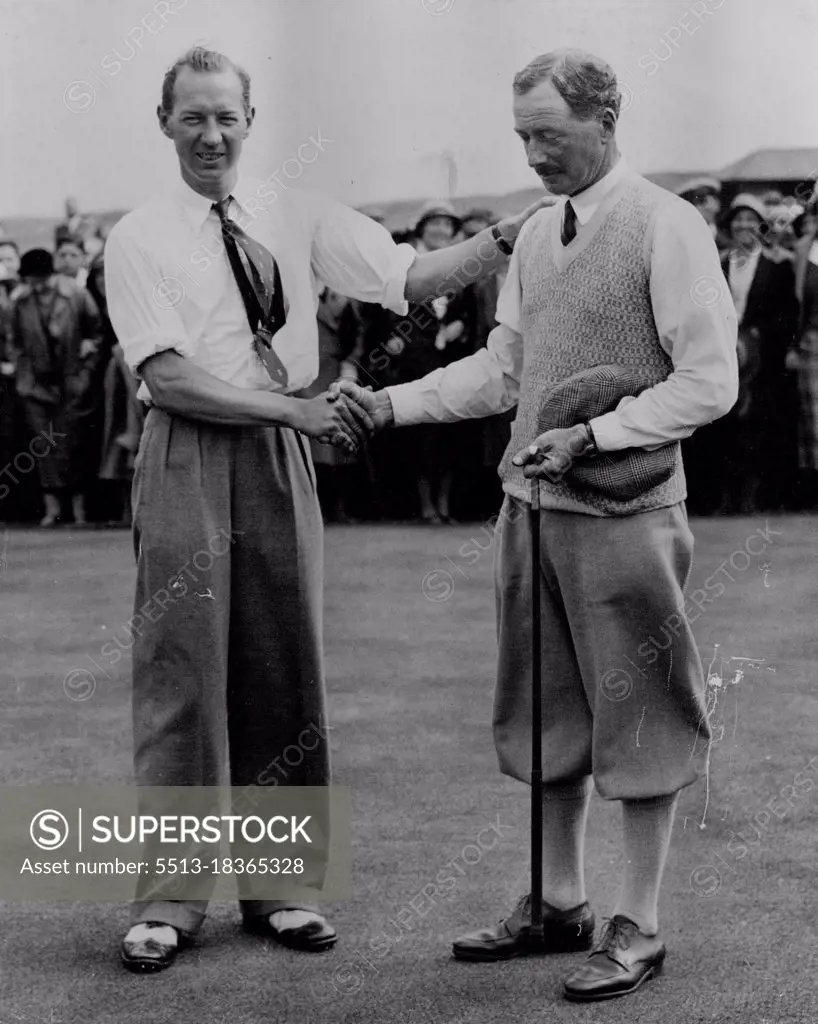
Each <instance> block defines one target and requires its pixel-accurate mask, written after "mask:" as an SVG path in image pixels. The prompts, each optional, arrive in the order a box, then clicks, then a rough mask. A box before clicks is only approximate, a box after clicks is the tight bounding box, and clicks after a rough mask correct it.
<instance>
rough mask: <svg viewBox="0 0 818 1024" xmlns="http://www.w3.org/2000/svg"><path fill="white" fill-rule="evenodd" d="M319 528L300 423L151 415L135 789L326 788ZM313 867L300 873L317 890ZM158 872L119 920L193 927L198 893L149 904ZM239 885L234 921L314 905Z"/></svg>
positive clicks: (137, 538)
mask: <svg viewBox="0 0 818 1024" xmlns="http://www.w3.org/2000/svg"><path fill="white" fill-rule="evenodd" d="M322 530H323V527H322V520H321V513H320V509H319V506H318V500H317V496H316V489H315V475H314V472H313V468H312V463H311V461H310V455H309V451H308V447H307V444H306V442H305V440H304V438H302V437H301V436H300V435H299V434H298V433H296V432H295V431H293V430H290V429H288V428H283V427H270V428H264V427H222V426H216V425H211V424H206V423H201V422H197V421H193V420H189V419H186V418H184V417H181V416H174V415H170V414H168V413H165V412H163V411H161V410H159V409H157V408H152V409H151V410H150V412H149V413H148V416H147V419H146V423H145V430H144V434H143V437H142V441H141V444H140V450H139V454H138V457H137V462H136V467H135V476H134V545H135V551H136V558H137V583H136V601H135V607H134V624H133V627H132V632H133V636H134V645H133V734H134V771H135V780H136V783H137V785H138V786H220V785H224V784H229V785H232V786H234V787H243V786H249V785H287V786H326V785H328V784H329V780H330V765H329V745H328V739H327V733H326V715H325V694H324V672H323V661H322V646H321V636H322V588H323V548H322V543H323V533H322ZM288 747H291V748H295V749H296V750H297V751H298V752H299V756H298V757H293V756H292V755H290V759H289V761H284V760H282V752H284V751H285V750H286V749H287V748H288ZM290 762H294V763H292V764H291V763H290ZM324 869H325V865H323V866H322V865H321V864H318V865H313V869H312V876H313V877H312V878H304V879H302V881H303V882H304V884H309V883H310V882H311V883H313V884H314V887H315V888H316V889H320V888H321V882H322V879H323V870H324ZM163 881H164V882H165V883H166V882H167V879H164V880H163V879H161V878H159V879H157V878H155V877H152V876H145V877H142V878H140V879H139V882H138V886H137V894H136V895H137V898H136V900H135V902H134V903H133V904H132V913H131V920H132V923H137V922H140V921H158V922H163V923H167V924H171V925H174V926H175V927H176V928H178V929H180V931H182V932H183V933H185V934H188V935H190V934H193V933H195V932H196V930H197V929H198V928H199V926H200V925H201V923H202V920H203V919H204V915H205V911H206V906H207V903H206V901H203V900H197V901H192V900H187V901H174V900H168V899H158V898H156V896H155V894H156V892H157V891H158V892H160V893H161V892H162V891H163V890H162V883H163ZM237 881H238V888H239V899H240V901H241V903H240V905H241V909H242V913H243V914H244V916H245V917H254V916H256V915H264V914H269V913H270V912H272V911H274V910H277V909H282V908H283V907H285V906H286V907H295V908H303V909H312V908H314V906H315V905H314V904H313V903H311V902H299V901H295V902H293V901H279V900H265V899H257V898H254V896H253V892H252V888H253V882H252V877H251V876H244V877H242V876H237Z"/></svg>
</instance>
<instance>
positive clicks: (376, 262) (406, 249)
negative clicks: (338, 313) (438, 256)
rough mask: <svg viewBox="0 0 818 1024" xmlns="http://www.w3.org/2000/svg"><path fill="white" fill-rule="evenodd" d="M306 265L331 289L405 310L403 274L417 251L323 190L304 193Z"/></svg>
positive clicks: (354, 297)
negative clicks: (309, 225)
mask: <svg viewBox="0 0 818 1024" xmlns="http://www.w3.org/2000/svg"><path fill="white" fill-rule="evenodd" d="M309 195H310V211H311V214H312V216H313V217H314V227H313V244H312V265H313V269H314V271H315V273H316V276H317V277H319V278H320V279H321V280H322V281H323V282H324V283H325V284H327V285H329V287H330V288H332V289H333V291H336V292H340V294H341V295H346V296H348V297H349V298H351V299H359V300H360V301H361V302H372V303H377V304H378V305H381V306H383V307H384V308H386V309H391V310H392V311H393V312H394V313H398V314H400V315H404V316H405V315H406V313H407V312H408V309H409V304H408V302H407V301H406V295H405V293H406V275H407V272H408V270H409V268H410V267H411V266H412V264H413V263H414V262H415V259H416V257H417V252H416V251H415V250H414V249H413V248H412V246H411V245H407V244H405V243H402V244H400V245H398V244H397V243H396V242H395V241H394V239H393V238H392V236H391V235H390V234H389V232H388V231H387V230H386V228H385V227H383V226H382V225H381V224H378V223H377V222H376V221H374V220H372V218H371V217H367V216H365V215H364V214H362V213H358V211H357V210H353V209H350V207H348V206H344V204H343V203H339V202H337V201H336V200H334V199H331V198H329V197H328V196H323V195H320V194H317V193H310V194H309Z"/></svg>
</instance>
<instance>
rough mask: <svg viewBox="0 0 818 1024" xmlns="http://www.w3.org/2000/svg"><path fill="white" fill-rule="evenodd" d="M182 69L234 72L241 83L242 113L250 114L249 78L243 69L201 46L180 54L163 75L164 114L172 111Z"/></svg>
mask: <svg viewBox="0 0 818 1024" xmlns="http://www.w3.org/2000/svg"><path fill="white" fill-rule="evenodd" d="M182 68H190V69H191V71H214V72H215V71H235V72H236V74H237V75H238V76H239V81H240V82H241V98H242V101H243V103H244V113H245V114H249V113H250V76H249V75H248V74H247V72H246V71H245V70H244V68H241V67H239V66H238V64H234V63H233V61H232V60H230V58H229V57H226V56H225V55H224V54H223V53H219V52H218V51H217V50H206V49H205V48H204V47H203V46H194V47H193V48H192V49H190V50H188V51H187V53H184V54H182V56H181V57H180V58H179V59H178V60H177V61H176V63H175V64H174V65H173V66H172V67H171V68H169V69H168V71H167V72H166V73H165V78H164V80H163V82H162V110H163V111H164V112H165V113H166V114H170V113H171V112H172V110H173V92H174V89H175V88H176V78H177V77H178V75H179V72H180V71H181V70H182Z"/></svg>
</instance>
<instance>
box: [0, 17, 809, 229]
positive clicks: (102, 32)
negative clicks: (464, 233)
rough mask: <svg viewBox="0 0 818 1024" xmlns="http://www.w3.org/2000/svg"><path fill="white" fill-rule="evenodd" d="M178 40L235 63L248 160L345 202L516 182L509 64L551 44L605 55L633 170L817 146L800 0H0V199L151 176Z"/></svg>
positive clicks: (2, 204) (19, 210)
mask: <svg viewBox="0 0 818 1024" xmlns="http://www.w3.org/2000/svg"><path fill="white" fill-rule="evenodd" d="M197 43H198V44H203V45H207V46H211V47H213V48H216V49H220V50H222V51H223V52H225V53H227V54H228V55H229V56H230V57H231V58H233V59H234V60H235V61H236V62H237V63H239V64H242V65H243V66H244V67H246V69H247V70H248V71H249V72H250V74H251V76H252V80H253V103H254V105H255V107H256V121H255V124H254V126H253V129H252V133H251V136H250V138H249V139H248V141H247V143H246V146H245V151H244V155H243V161H244V165H245V167H246V169H247V171H248V172H249V173H251V174H253V175H258V176H263V177H267V176H268V175H270V174H273V173H275V172H276V171H277V170H278V169H279V168H282V167H283V166H284V161H285V160H286V161H290V162H289V163H288V164H287V165H286V166H287V175H286V177H282V180H287V178H289V179H290V180H291V181H292V182H293V184H295V183H296V182H297V183H298V184H300V185H303V186H306V187H309V188H318V189H322V190H324V191H327V192H329V193H331V194H332V195H335V196H336V197H338V198H339V199H341V200H343V201H345V202H349V203H352V204H363V203H366V202H377V201H384V200H387V199H398V198H404V197H407V198H408V197H414V196H417V197H422V196H427V197H435V198H439V197H445V196H457V195H468V194H470V193H475V192H489V193H504V192H509V191H512V190H514V189H517V188H524V187H536V186H537V184H538V179H537V178H536V176H535V175H534V173H533V172H532V171H530V170H529V169H528V168H527V166H526V163H525V157H524V154H523V150H522V146H521V143H520V142H519V141H518V139H517V138H516V136H515V135H514V133H513V123H512V116H511V99H512V91H511V81H512V78H513V76H514V73H515V72H516V71H518V70H520V69H521V68H522V67H524V66H525V64H526V63H528V61H529V60H531V59H532V58H533V57H534V56H536V55H537V54H539V53H543V52H546V51H547V50H551V49H555V48H558V47H564V46H576V47H581V48H583V49H587V50H590V51H592V52H594V53H597V54H598V55H599V56H601V57H603V58H604V59H605V60H607V61H608V62H609V63H610V64H611V65H612V66H613V68H614V70H615V71H616V72H617V75H618V77H619V80H620V84H621V87H622V91H623V98H624V103H623V108H624V109H623V113H622V115H621V119H620V126H619V132H618V134H619V141H620V148H621V149H622V151H623V152H624V153H625V155H626V156H627V158H628V159H629V161H630V162H631V163H632V165H634V166H635V167H636V168H637V170H640V171H643V172H651V171H657V170H688V169H690V170H704V169H714V170H715V169H717V168H719V167H721V166H723V165H725V164H727V163H730V162H732V161H733V160H736V159H738V158H739V157H742V156H744V155H745V154H746V153H748V152H750V151H752V150H754V149H759V148H764V147H768V146H818V117H816V114H815V110H814V101H813V100H812V99H811V98H812V97H815V96H816V95H818V89H817V88H816V87H818V58H817V57H816V55H818V4H816V3H815V0H776V2H775V3H772V2H770V0H696V2H694V0H681V2H676V0H0V130H1V131H2V134H0V139H2V150H1V151H0V218H2V217H3V216H12V215H20V216H23V215H38V216H53V215H57V214H59V213H61V211H62V207H63V202H64V198H65V197H66V196H67V195H74V196H76V197H77V198H78V200H79V203H80V207H81V208H82V209H85V210H106V209H128V208H131V207H133V206H135V205H136V204H138V203H139V202H142V201H144V200H145V199H147V198H149V197H150V196H151V195H152V194H154V193H155V192H156V191H158V190H160V189H162V188H163V187H165V186H166V185H167V183H168V181H169V180H171V179H172V178H173V177H174V176H175V175H176V174H177V173H178V171H177V165H176V158H175V153H174V151H173V148H172V143H170V142H169V141H168V140H166V139H165V138H164V137H163V136H162V135H161V134H160V133H159V130H158V127H157V124H156V116H155V109H156V105H157V102H158V100H159V95H160V87H161V81H162V77H163V75H164V72H165V71H166V69H167V68H168V66H169V65H170V64H172V63H173V61H174V60H175V59H176V57H178V56H179V55H180V54H181V53H182V52H184V51H185V50H186V49H188V48H189V47H190V46H192V45H194V44H197ZM310 139H312V140H314V141H313V143H310ZM318 141H320V146H318V145H316V144H315V143H317V142H318ZM299 152H300V153H301V154H302V155H303V156H304V159H303V160H300V159H299V158H298V154H299ZM306 161H309V162H306ZM281 174H283V172H281Z"/></svg>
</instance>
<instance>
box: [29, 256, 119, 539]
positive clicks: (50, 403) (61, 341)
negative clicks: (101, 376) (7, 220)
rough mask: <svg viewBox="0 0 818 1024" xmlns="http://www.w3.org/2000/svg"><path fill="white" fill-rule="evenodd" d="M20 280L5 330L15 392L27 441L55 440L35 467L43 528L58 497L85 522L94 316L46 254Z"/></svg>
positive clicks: (80, 291)
mask: <svg viewBox="0 0 818 1024" xmlns="http://www.w3.org/2000/svg"><path fill="white" fill-rule="evenodd" d="M20 276H21V278H22V280H23V284H24V288H22V289H21V291H20V294H19V295H18V297H17V298H16V299H15V301H14V307H13V310H12V316H11V323H10V331H9V341H10V351H9V356H10V359H11V361H12V362H13V364H14V374H15V384H16V389H17V394H18V395H19V396H20V398H21V399H22V401H23V407H24V411H25V419H26V427H27V432H28V438H29V440H31V439H33V438H35V437H37V436H38V435H39V436H41V437H45V436H47V437H49V438H51V437H53V438H54V439H55V440H54V441H53V443H51V444H49V445H48V446H47V449H48V450H47V451H45V452H44V454H43V455H42V456H38V459H37V463H36V465H37V470H38V473H39V479H40V486H41V488H42V491H43V497H44V500H45V506H46V515H45V518H44V519H43V520H42V524H41V525H43V526H54V525H56V524H57V522H58V520H59V518H60V512H61V505H60V497H61V494H62V493H66V494H69V495H71V497H72V503H73V511H74V521H75V522H76V523H78V524H84V523H85V489H86V486H87V484H88V481H89V477H91V476H95V475H96V469H97V467H96V464H95V463H91V464H89V461H88V439H87V424H88V420H89V389H90V382H91V374H92V370H93V366H94V361H95V359H96V358H97V353H98V347H99V342H100V338H101V324H100V317H99V311H98V309H97V307H96V304H95V303H94V300H93V299H92V298H91V296H90V295H89V294H88V292H87V291H86V290H85V289H84V288H79V287H78V286H77V285H76V284H75V283H74V282H73V281H70V280H68V279H67V278H65V277H62V276H61V275H58V274H55V273H54V264H53V260H52V257H51V253H49V252H48V251H47V250H45V249H32V250H30V251H29V252H27V253H24V255H23V258H22V260H21V264H20ZM43 447H45V445H44V446H43Z"/></svg>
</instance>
